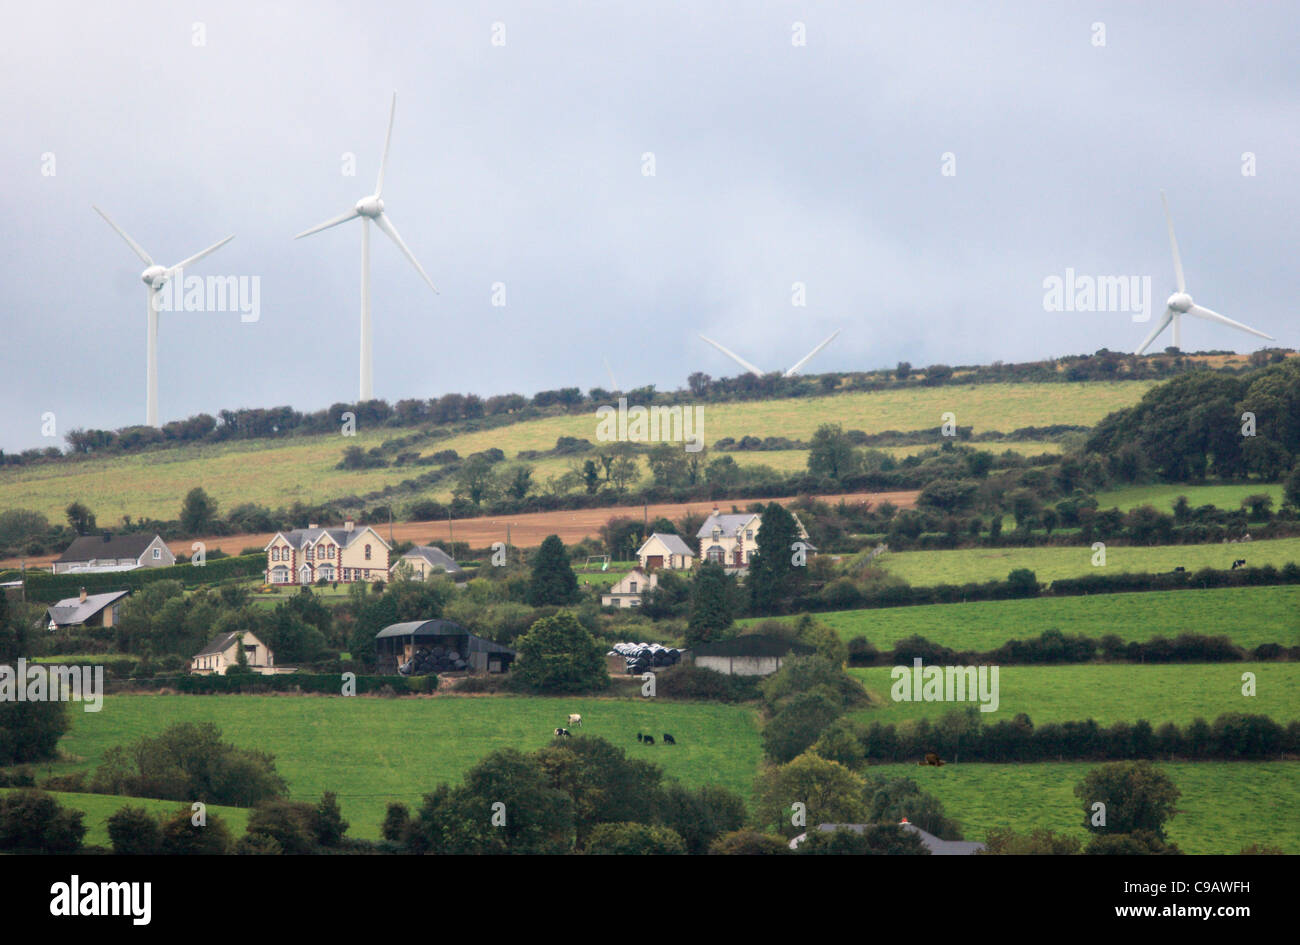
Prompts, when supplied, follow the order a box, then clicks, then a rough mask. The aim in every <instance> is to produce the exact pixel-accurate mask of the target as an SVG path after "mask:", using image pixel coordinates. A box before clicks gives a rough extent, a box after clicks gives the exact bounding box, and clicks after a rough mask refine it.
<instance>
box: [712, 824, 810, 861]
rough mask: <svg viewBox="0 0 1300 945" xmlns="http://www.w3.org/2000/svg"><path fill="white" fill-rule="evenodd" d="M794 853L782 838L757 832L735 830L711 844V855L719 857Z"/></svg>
mask: <svg viewBox="0 0 1300 945" xmlns="http://www.w3.org/2000/svg"><path fill="white" fill-rule="evenodd" d="M792 852H793V851H792V850H791V849H790V846H789V844H788V843H787V842H786V841H785V840H784V839H782V838H781V837H778V836H776V835H775V834H770V833H760V832H759V831H757V830H733V831H732V832H731V833H724V834H723V835H722V836H721V837H719V838H718V839H716V840H714V841H713V842H712V843H711V844H709V853H710V854H713V855H717V856H764V855H767V856H779V855H783V854H788V853H792Z"/></svg>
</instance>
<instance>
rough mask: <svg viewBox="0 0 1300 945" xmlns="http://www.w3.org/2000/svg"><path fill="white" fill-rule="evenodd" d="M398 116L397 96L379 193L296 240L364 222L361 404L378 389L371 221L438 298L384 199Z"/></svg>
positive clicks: (380, 178) (431, 282)
mask: <svg viewBox="0 0 1300 945" xmlns="http://www.w3.org/2000/svg"><path fill="white" fill-rule="evenodd" d="M396 114H397V93H396V92H394V93H393V104H392V107H391V108H390V109H389V112H388V137H386V138H385V139H384V158H383V160H382V161H381V162H380V164H379V179H378V180H377V181H375V192H374V193H373V194H371V195H370V196H369V197H362V198H361V199H360V200H358V201H357V202H356V204H355V205H354V206H353V207H352V209H351V210H349V211H348V212H347V213H344V214H340V215H339V216H337V217H335V218H334V219H332V220H326V221H325V222H324V223H321V224H320V225H318V226H313V227H312V228H311V229H310V230H303V231H302V232H301V233H299V234H298V235H297V236H295V237H294V239H296V240H300V239H302V238H303V237H304V236H311V235H312V234H313V233H319V232H320V231H321V230H328V229H329V228H330V227H332V226H338V225H339V224H340V223H347V222H348V221H349V220H352V219H355V218H357V217H360V218H361V400H372V399H373V398H374V396H375V385H374V358H373V357H372V355H371V347H370V221H371V220H373V221H375V226H377V227H379V229H381V230H383V231H384V232H385V233H386V234H388V238H389V239H391V240H392V241H393V242H394V243H396V244H397V248H398V249H400V250H401V251H402V255H404V256H405V257H406V258H407V259H409V260H410V261H411V265H412V266H414V267H415V271H416V272H418V273H419V274H420V276H421V278H423V279H424V281H425V282H427V283H429V288H430V289H433V291H434V293H435V294H437V292H438V289H437V287H436V286H435V285H434V284H433V280H432V279H430V278H429V274H428V273H427V272H425V271H424V267H423V266H421V265H420V263H419V261H418V260H416V258H415V255H414V254H413V253H412V252H411V250H410V249H409V248H407V245H406V244H405V243H404V242H402V237H401V235H400V234H399V233H398V232H397V227H395V226H393V221H392V219H391V218H389V216H388V214H386V213H384V201H383V200H382V199H381V195H382V194H383V192H384V171H385V170H386V169H387V167H388V146H389V144H391V143H392V140H393V117H394V116H395V115H396Z"/></svg>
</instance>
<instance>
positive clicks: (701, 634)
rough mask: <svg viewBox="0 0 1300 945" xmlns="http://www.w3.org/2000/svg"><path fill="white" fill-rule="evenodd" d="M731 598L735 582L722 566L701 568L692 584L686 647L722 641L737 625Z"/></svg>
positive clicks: (715, 564)
mask: <svg viewBox="0 0 1300 945" xmlns="http://www.w3.org/2000/svg"><path fill="white" fill-rule="evenodd" d="M732 597H733V590H732V579H731V578H730V577H728V576H727V572H726V571H725V570H724V569H723V567H722V565H720V564H718V563H717V562H714V561H707V562H705V563H704V564H703V565H701V566H700V568H699V570H698V571H697V572H696V575H695V580H694V581H692V582H691V599H690V614H689V617H688V618H687V624H686V645H687V646H697V645H699V644H701V643H710V642H714V641H716V640H721V639H723V637H724V636H725V634H726V633H727V631H728V630H729V629H730V628H731V625H732V624H733V623H734V622H735V618H734V614H735V609H734V606H733V602H732Z"/></svg>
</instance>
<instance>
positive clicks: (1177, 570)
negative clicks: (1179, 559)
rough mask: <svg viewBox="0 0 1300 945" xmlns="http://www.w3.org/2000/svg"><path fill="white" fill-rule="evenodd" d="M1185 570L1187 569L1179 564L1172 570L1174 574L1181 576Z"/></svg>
mask: <svg viewBox="0 0 1300 945" xmlns="http://www.w3.org/2000/svg"><path fill="white" fill-rule="evenodd" d="M1186 570H1187V569H1186V568H1185V567H1183V566H1182V565H1181V564H1180V565H1179V566H1178V567H1176V568H1174V574H1181V573H1182V572H1184V571H1186Z"/></svg>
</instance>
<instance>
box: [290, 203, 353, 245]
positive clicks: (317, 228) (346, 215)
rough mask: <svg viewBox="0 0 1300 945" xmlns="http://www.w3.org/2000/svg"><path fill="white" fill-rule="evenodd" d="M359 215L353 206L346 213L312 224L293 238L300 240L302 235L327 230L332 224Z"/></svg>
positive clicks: (337, 223)
mask: <svg viewBox="0 0 1300 945" xmlns="http://www.w3.org/2000/svg"><path fill="white" fill-rule="evenodd" d="M359 216H361V214H359V213H357V211H356V209H355V208H354V209H352V210H349V211H348V212H347V213H340V214H339V215H338V216H336V217H335V218H334V219H332V220H326V221H325V222H324V223H321V224H319V225H317V226H313V227H312V228H311V229H310V230H303V231H302V232H301V233H299V234H298V235H297V236H295V237H294V239H296V240H300V239H302V238H303V237H304V236H311V235H312V234H313V233H319V232H320V231H321V230H328V229H329V228H330V227H332V226H338V225H339V224H340V223H347V222H348V221H349V220H351V219H352V218H353V217H359Z"/></svg>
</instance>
